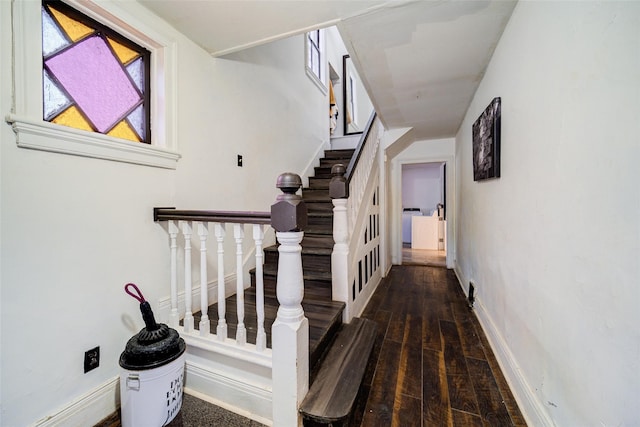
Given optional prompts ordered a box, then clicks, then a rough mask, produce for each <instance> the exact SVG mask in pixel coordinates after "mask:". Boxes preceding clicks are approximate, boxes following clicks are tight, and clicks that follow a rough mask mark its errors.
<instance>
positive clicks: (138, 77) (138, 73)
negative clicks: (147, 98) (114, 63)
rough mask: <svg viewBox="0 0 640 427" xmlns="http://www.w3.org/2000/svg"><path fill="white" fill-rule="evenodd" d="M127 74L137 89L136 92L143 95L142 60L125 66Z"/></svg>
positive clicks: (139, 59)
mask: <svg viewBox="0 0 640 427" xmlns="http://www.w3.org/2000/svg"><path fill="white" fill-rule="evenodd" d="M127 72H128V73H129V75H130V76H131V79H132V80H133V82H134V83H135V84H136V86H137V87H138V90H139V91H140V92H142V93H144V85H143V83H144V81H143V80H144V69H143V67H142V58H138V59H136V60H135V61H133V62H132V63H131V64H129V65H127Z"/></svg>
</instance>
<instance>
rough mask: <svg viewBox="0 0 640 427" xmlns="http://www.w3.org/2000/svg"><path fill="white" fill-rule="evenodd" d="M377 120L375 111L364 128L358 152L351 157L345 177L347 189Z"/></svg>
mask: <svg viewBox="0 0 640 427" xmlns="http://www.w3.org/2000/svg"><path fill="white" fill-rule="evenodd" d="M375 119H376V112H375V111H374V112H373V113H371V117H369V121H368V122H367V125H366V126H365V128H364V132H362V136H361V137H360V141H359V142H358V146H357V147H356V151H355V152H354V153H353V156H352V157H351V161H350V162H349V165H348V166H347V171H346V172H345V174H344V177H345V179H346V185H347V189H348V188H349V183H351V177H352V176H353V171H354V170H355V169H356V166H358V161H360V156H361V155H362V151H363V150H364V145H365V144H366V142H367V138H368V137H369V134H370V133H371V126H372V125H373V121H374V120H375ZM347 191H348V190H347Z"/></svg>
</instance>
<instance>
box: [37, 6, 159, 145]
mask: <svg viewBox="0 0 640 427" xmlns="http://www.w3.org/2000/svg"><path fill="white" fill-rule="evenodd" d="M42 56H43V58H42V60H43V61H42V62H43V84H42V88H43V100H44V102H43V104H44V105H43V116H44V120H46V121H48V122H51V123H56V124H60V125H64V126H70V127H73V128H77V129H83V130H87V131H92V132H98V133H102V134H105V135H110V136H113V137H117V138H123V139H127V140H131V141H135V142H144V143H150V142H151V135H150V108H149V99H150V97H149V89H150V78H149V75H150V61H149V59H150V53H149V51H148V50H146V49H145V48H143V47H141V46H139V45H137V44H136V43H134V42H132V41H130V40H128V39H126V38H124V37H123V36H121V35H120V34H118V33H116V32H115V31H113V30H111V29H109V28H107V27H105V26H104V25H102V24H100V23H99V22H97V21H95V20H93V19H91V18H89V17H88V16H86V15H84V14H82V13H80V12H79V11H77V10H75V9H73V8H71V7H70V6H68V5H66V4H65V3H62V2H61V1H53V0H45V1H43V3H42Z"/></svg>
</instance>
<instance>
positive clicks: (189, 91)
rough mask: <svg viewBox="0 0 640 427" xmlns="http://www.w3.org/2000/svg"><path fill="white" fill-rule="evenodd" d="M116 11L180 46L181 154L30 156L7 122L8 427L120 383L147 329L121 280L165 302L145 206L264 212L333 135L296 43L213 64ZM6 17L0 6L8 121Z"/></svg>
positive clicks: (160, 242) (0, 155)
mask: <svg viewBox="0 0 640 427" xmlns="http://www.w3.org/2000/svg"><path fill="white" fill-rule="evenodd" d="M118 5H119V7H123V8H126V9H127V10H128V12H129V13H131V14H133V15H134V16H136V17H138V18H140V19H144V20H145V22H146V23H148V25H150V26H153V27H154V28H155V29H156V30H157V31H159V32H161V33H163V34H166V35H167V37H170V38H173V39H174V40H175V41H176V44H177V45H176V46H177V52H178V58H177V60H178V61H177V63H178V64H179V65H178V70H177V72H178V87H177V93H176V96H177V103H178V108H177V114H178V118H177V128H178V136H179V142H178V144H179V151H180V153H181V154H182V156H183V157H182V159H181V160H180V161H179V163H178V168H177V170H175V171H173V170H165V169H157V168H153V167H145V166H136V165H130V164H124V163H117V162H111V161H106V160H97V159H90V158H82V157H74V156H70V155H63V154H54V153H48V152H42V151H33V150H27V149H22V148H18V147H17V146H16V141H15V136H14V134H13V132H12V130H11V127H10V126H9V125H8V124H6V123H4V124H3V125H2V127H1V129H0V143H1V145H0V162H1V170H0V183H1V186H2V191H1V195H0V208H1V209H0V220H1V227H0V233H1V236H2V240H1V247H0V249H1V252H0V254H1V262H0V274H1V276H0V280H1V281H0V286H1V302H0V313H1V318H0V324H1V327H2V333H1V341H0V345H1V349H2V352H1V360H0V363H1V368H0V375H1V379H2V381H1V387H0V393H1V394H0V396H1V398H2V412H1V415H0V416H1V418H0V424H1V425H3V426H7V427H12V426H25V425H30V424H32V423H34V422H36V421H37V420H39V419H41V418H43V417H46V416H50V415H54V414H55V413H56V412H57V411H58V410H60V409H63V408H65V407H67V405H69V404H70V403H71V402H72V401H74V400H75V399H81V398H83V397H86V396H87V395H88V394H89V393H90V392H91V391H92V390H94V389H96V388H98V387H100V386H102V385H104V384H105V383H108V382H109V381H111V380H113V379H114V378H115V377H116V376H117V375H118V373H119V366H118V357H119V354H120V352H121V351H122V350H123V349H124V345H125V343H126V340H127V339H128V338H129V337H130V336H131V335H133V334H134V333H136V332H137V331H138V330H139V329H140V328H141V327H142V326H143V322H142V319H141V318H140V314H139V310H138V304H137V303H136V301H134V300H133V299H132V298H130V297H129V296H127V295H126V294H125V293H124V291H123V285H124V284H125V283H127V282H135V283H137V284H138V285H139V286H140V287H141V289H142V290H143V292H144V293H145V296H146V297H147V299H149V300H150V301H151V302H152V306H153V307H154V309H156V308H157V301H158V299H159V298H161V297H164V296H166V295H167V294H168V286H169V284H168V279H169V277H168V242H167V240H168V239H167V236H166V234H165V232H164V230H163V229H162V228H161V226H160V225H158V224H155V223H153V221H152V208H153V207H154V206H177V207H179V208H194V209H197V208H207V209H221V210H222V209H233V210H269V206H270V204H271V203H272V202H273V201H274V200H275V196H276V194H277V191H276V189H275V181H276V177H277V175H278V174H279V173H281V172H284V171H287V170H289V171H293V172H301V171H302V170H303V169H304V168H305V165H306V163H307V162H308V161H309V159H310V158H312V157H313V155H314V154H315V153H316V151H317V150H318V149H319V148H320V147H321V146H322V145H323V144H324V143H325V142H326V141H327V140H328V128H327V125H326V121H325V122H321V121H320V120H316V118H318V117H324V116H326V105H327V99H326V96H324V95H322V94H321V92H320V91H319V90H318V88H317V87H316V86H315V85H314V84H313V83H312V82H311V81H310V80H309V79H308V78H307V77H306V75H305V72H304V66H305V62H304V42H303V39H302V36H298V37H296V38H293V39H290V40H283V41H280V42H276V43H274V44H272V45H269V46H265V47H262V48H254V49H251V50H249V51H245V52H242V53H238V54H236V55H233V56H231V57H228V58H219V59H213V58H211V57H210V56H209V55H208V54H207V53H206V52H204V51H203V50H201V49H200V48H199V47H197V46H195V45H194V44H193V43H191V42H190V41H188V40H187V39H186V38H185V37H183V36H182V35H181V34H178V33H176V32H175V31H174V30H173V29H171V28H170V27H169V26H168V25H165V24H163V23H162V22H160V21H159V20H157V19H155V18H154V17H153V16H152V15H150V14H149V13H148V12H146V10H145V9H143V8H142V6H140V5H139V4H137V3H135V2H119V3H118ZM36 7H38V6H36ZM10 11H11V2H6V1H2V2H0V23H1V24H0V32H1V47H2V49H1V52H0V76H1V77H2V78H1V79H0V80H1V81H0V86H1V95H2V96H1V98H0V105H1V111H2V114H3V115H5V114H7V113H9V112H10V110H11V98H12V93H11V90H12V89H11V78H10V74H11V68H10V67H11V56H10V55H11V37H12V34H11V21H10ZM37 33H38V32H37V31H34V34H37ZM237 154H242V155H243V156H244V167H243V168H238V167H237V166H235V164H236V155H237ZM194 280H197V278H194ZM98 345H99V346H100V349H101V360H100V367H99V368H98V369H96V370H94V371H91V372H89V373H87V374H84V373H83V356H84V352H85V351H86V350H88V349H90V348H92V347H94V346H98ZM111 400H112V401H114V402H115V395H114V396H111ZM105 415H107V413H103V414H97V415H96V416H99V417H101V416H105ZM96 421H98V419H88V420H85V422H83V423H82V424H84V425H92V424H93V423H95V422H96Z"/></svg>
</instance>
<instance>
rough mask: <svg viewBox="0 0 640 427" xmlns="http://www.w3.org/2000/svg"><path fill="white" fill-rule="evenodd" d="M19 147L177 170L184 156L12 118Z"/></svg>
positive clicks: (144, 145)
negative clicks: (179, 161)
mask: <svg viewBox="0 0 640 427" xmlns="http://www.w3.org/2000/svg"><path fill="white" fill-rule="evenodd" d="M6 121H7V122H8V123H10V124H11V126H12V127H13V131H14V132H15V134H16V142H17V144H18V147H21V148H29V149H33V150H42V151H51V152H54V153H64V154H71V155H75V156H83V157H93V158H97V159H105V160H113V161H116V162H124V163H133V164H137V165H145V166H153V167H159V168H166V169H175V168H176V167H177V164H178V159H180V157H181V156H180V154H179V153H176V152H175V151H170V150H165V149H163V148H159V147H154V146H153V145H148V144H142V143H136V142H131V141H127V140H124V139H120V138H113V137H110V136H106V135H102V134H99V133H92V132H86V131H83V130H79V129H74V128H70V127H66V126H60V125H56V124H52V123H48V122H43V121H35V120H30V119H27V118H23V117H17V116H14V115H9V116H7V118H6Z"/></svg>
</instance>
